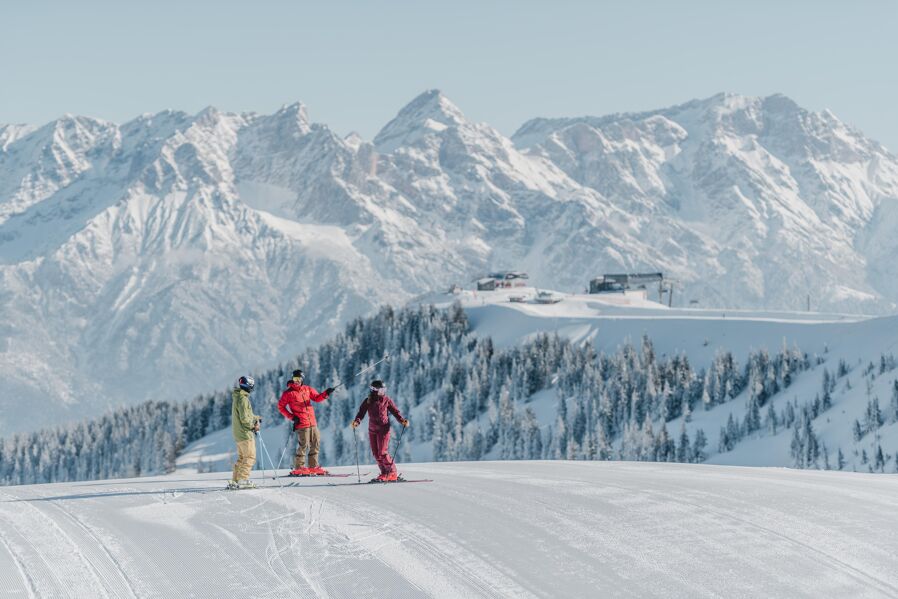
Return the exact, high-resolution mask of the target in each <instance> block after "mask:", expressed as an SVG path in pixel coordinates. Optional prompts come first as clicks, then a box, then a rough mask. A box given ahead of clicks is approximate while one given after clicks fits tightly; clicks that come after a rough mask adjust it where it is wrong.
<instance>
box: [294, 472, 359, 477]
mask: <svg viewBox="0 0 898 599" xmlns="http://www.w3.org/2000/svg"><path fill="white" fill-rule="evenodd" d="M367 474H368V473H367V472H363V473H362V476H367ZM350 476H357V475H356V474H355V473H354V472H353V473H352V474H285V475H284V476H279V477H278V478H348V477H350Z"/></svg>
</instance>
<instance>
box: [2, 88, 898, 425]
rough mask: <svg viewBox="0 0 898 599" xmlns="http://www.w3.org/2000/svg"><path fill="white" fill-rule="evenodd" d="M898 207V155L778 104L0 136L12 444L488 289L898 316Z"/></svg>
mask: <svg viewBox="0 0 898 599" xmlns="http://www.w3.org/2000/svg"><path fill="white" fill-rule="evenodd" d="M896 202H898V161H896V159H895V157H893V156H892V155H891V154H889V153H888V152H887V151H886V150H885V149H884V148H882V147H881V146H880V145H878V144H877V143H875V142H872V141H870V140H868V139H866V138H864V137H863V136H862V135H861V134H860V133H858V132H856V131H854V130H852V129H850V128H849V127H847V126H846V125H844V124H843V123H841V122H840V121H839V120H838V119H837V118H836V117H835V116H833V115H832V114H830V113H828V112H824V113H821V114H818V113H811V112H807V111H805V110H802V109H801V108H800V107H798V106H797V105H795V104H794V103H793V102H792V101H790V100H789V99H788V98H785V97H782V96H771V97H768V98H747V97H742V96H733V95H718V96H715V97H713V98H709V99H707V100H700V101H699V100H697V101H693V102H689V103H687V104H684V105H682V106H677V107H674V108H669V109H664V110H659V111H655V112H651V113H645V114H629V115H613V116H607V117H601V118H595V117H583V118H575V119H551V120H548V119H536V120H533V121H530V122H528V123H526V124H525V125H524V126H523V127H521V129H520V130H519V131H518V132H517V133H516V134H515V135H514V136H513V137H512V138H511V139H509V138H506V137H504V136H503V135H501V134H500V133H499V132H497V131H496V130H495V129H493V128H491V127H489V126H488V125H485V124H477V123H471V122H469V121H468V120H467V119H465V117H464V115H463V114H462V112H461V111H460V110H459V109H458V108H457V107H456V106H455V105H454V104H452V102H450V101H449V100H448V99H447V98H446V97H445V96H443V95H442V94H441V93H440V92H438V91H429V92H426V93H424V94H422V95H421V96H419V97H418V98H416V99H415V100H413V101H412V102H411V103H410V104H409V105H408V106H406V107H405V108H403V109H402V110H401V111H400V112H399V113H398V115H397V116H396V118H395V119H393V120H392V121H391V122H390V123H388V124H387V125H386V126H385V127H384V128H383V130H382V131H381V132H380V133H379V134H378V135H377V136H376V137H375V138H374V140H373V142H370V143H369V142H366V141H364V140H361V139H360V138H358V136H355V135H353V136H350V137H347V138H346V139H341V138H340V137H339V136H337V135H335V134H334V132H333V131H331V130H330V129H329V128H328V127H327V126H325V125H321V124H315V123H312V122H310V120H309V118H308V115H307V112H306V109H305V107H304V106H303V105H302V104H294V105H291V106H286V107H284V108H282V109H281V110H280V111H278V112H277V113H275V114H273V115H256V114H227V113H221V112H219V111H217V110H216V109H214V108H208V109H206V110H204V111H202V112H200V113H199V114H197V115H187V114H184V113H180V112H171V111H168V112H163V113H159V114H155V115H144V116H141V117H139V118H137V119H135V120H133V121H131V122H128V123H125V124H124V125H115V124H112V123H107V122H103V121H99V120H96V119H89V118H84V117H73V116H66V117H63V118H61V119H59V120H57V121H55V122H52V123H50V124H48V125H46V126H44V127H41V128H32V127H26V126H16V125H11V126H0V312H2V314H3V318H2V320H0V374H2V375H3V378H4V383H5V385H4V386H5V388H6V390H7V393H4V394H3V397H2V398H0V404H2V405H0V407H2V408H3V409H0V433H6V432H10V431H15V430H27V429H33V428H35V427H37V426H40V425H44V424H48V423H54V422H61V421H64V420H67V419H71V418H76V417H82V416H85V415H90V414H93V413H96V412H98V411H101V410H103V409H105V408H106V407H108V406H113V405H120V404H121V403H122V402H128V401H139V400H144V399H149V398H153V397H159V396H166V397H170V396H172V395H176V396H179V397H188V396H190V395H193V394H195V393H198V392H202V391H205V390H210V389H215V388H221V387H222V386H224V385H226V384H228V383H229V381H230V380H231V378H232V377H235V376H237V374H239V373H240V372H244V371H247V370H252V369H256V368H263V367H270V366H271V364H272V363H273V362H277V361H278V360H283V359H286V358H288V357H290V356H292V355H293V354H294V353H295V352H296V351H297V350H298V349H299V348H301V347H303V346H305V345H308V344H314V343H317V341H318V340H320V339H322V338H324V337H327V336H330V335H331V334H332V333H334V332H335V330H336V329H337V328H338V327H339V326H341V325H342V324H344V323H345V322H347V321H348V320H350V319H351V318H353V317H356V316H359V315H361V314H364V313H366V312H368V311H370V310H371V309H372V308H373V307H375V306H377V305H379V304H382V303H401V302H403V301H405V300H406V299H408V298H409V297H411V296H413V295H416V294H419V293H422V292H425V291H430V290H433V289H435V288H441V287H448V285H449V284H450V283H453V282H462V283H464V282H469V281H470V280H472V279H474V278H476V277H477V276H478V275H479V274H481V273H482V272H484V271H485V270H488V269H496V268H515V269H522V270H527V271H528V272H529V273H530V275H531V280H532V281H534V282H535V283H536V284H538V285H540V286H545V287H551V288H556V289H562V290H582V289H583V288H584V287H586V285H587V282H588V279H589V278H590V277H591V276H593V275H594V274H601V273H602V272H614V271H633V270H643V269H649V270H653V271H654V270H662V271H664V272H665V273H667V274H669V275H670V276H672V277H674V278H676V279H677V280H678V281H679V289H678V290H677V296H678V297H677V298H676V299H678V300H680V301H688V300H691V299H695V300H697V301H698V302H699V305H701V306H712V305H713V306H727V307H768V308H795V309H799V308H801V307H802V306H804V304H805V302H806V298H807V295H808V294H810V295H811V297H812V299H811V301H812V307H814V308H815V309H825V310H842V311H862V312H872V313H883V312H888V311H892V310H894V308H895V305H896V301H898V283H896V282H895V281H896V276H895V274H896V273H895V272H894V271H895V270H896V269H898V266H895V260H894V257H895V256H896V255H898V241H895V240H894V235H892V234H890V233H892V232H894V231H895V230H896V226H895V225H898V208H896ZM13 406H14V407H15V409H12V407H13Z"/></svg>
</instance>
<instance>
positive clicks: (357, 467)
mask: <svg viewBox="0 0 898 599" xmlns="http://www.w3.org/2000/svg"><path fill="white" fill-rule="evenodd" d="M355 428H356V427H352V437H353V438H354V439H355V473H356V477H357V480H358V482H362V470H361V468H359V435H358V433H356V430H355Z"/></svg>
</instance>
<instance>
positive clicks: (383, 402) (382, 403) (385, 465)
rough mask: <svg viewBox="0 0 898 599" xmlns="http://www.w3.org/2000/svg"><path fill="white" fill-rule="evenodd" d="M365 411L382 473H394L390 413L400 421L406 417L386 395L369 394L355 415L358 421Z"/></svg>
mask: <svg viewBox="0 0 898 599" xmlns="http://www.w3.org/2000/svg"><path fill="white" fill-rule="evenodd" d="M365 411H367V412H368V439H370V441H371V453H373V454H374V459H375V460H377V465H378V467H379V468H380V473H381V474H392V473H394V472H396V465H395V464H394V463H393V458H392V456H390V414H393V416H395V417H396V420H398V421H400V422H402V421H403V420H405V418H403V416H402V414H400V413H399V409H398V408H397V407H396V404H394V403H393V400H392V399H390V398H389V397H387V396H386V395H375V394H373V393H371V394H369V395H368V397H366V398H365V400H364V401H363V402H362V405H360V406H359V411H358V413H357V414H356V415H355V421H356V422H361V421H362V418H364V417H365Z"/></svg>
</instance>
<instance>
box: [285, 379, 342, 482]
mask: <svg viewBox="0 0 898 599" xmlns="http://www.w3.org/2000/svg"><path fill="white" fill-rule="evenodd" d="M303 379H304V376H303V372H302V370H299V369H297V370H294V371H293V378H292V379H290V381H289V382H288V383H287V389H286V390H285V391H284V392H283V393H282V394H281V399H280V401H278V411H279V412H280V413H281V414H283V415H284V418H286V419H287V420H292V421H293V430H294V431H296V437H297V442H296V457H295V458H294V460H293V470H292V471H291V472H290V475H291V476H318V475H321V474H327V470H325V469H324V468H322V467H321V466H319V465H318V448H319V447H320V444H321V437H320V435H319V434H318V422H317V421H316V420H315V409H314V408H313V407H312V402H313V401H315V402H321V401H324V400H325V399H327V398H328V396H329V395H330V394H331V393H333V392H334V389H333V387H328V388H327V389H325V390H324V391H323V392H322V393H318V392H317V391H315V390H314V389H313V388H311V387H309V386H308V385H304V384H303ZM306 454H308V457H309V465H308V467H306V466H305V457H306Z"/></svg>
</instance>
